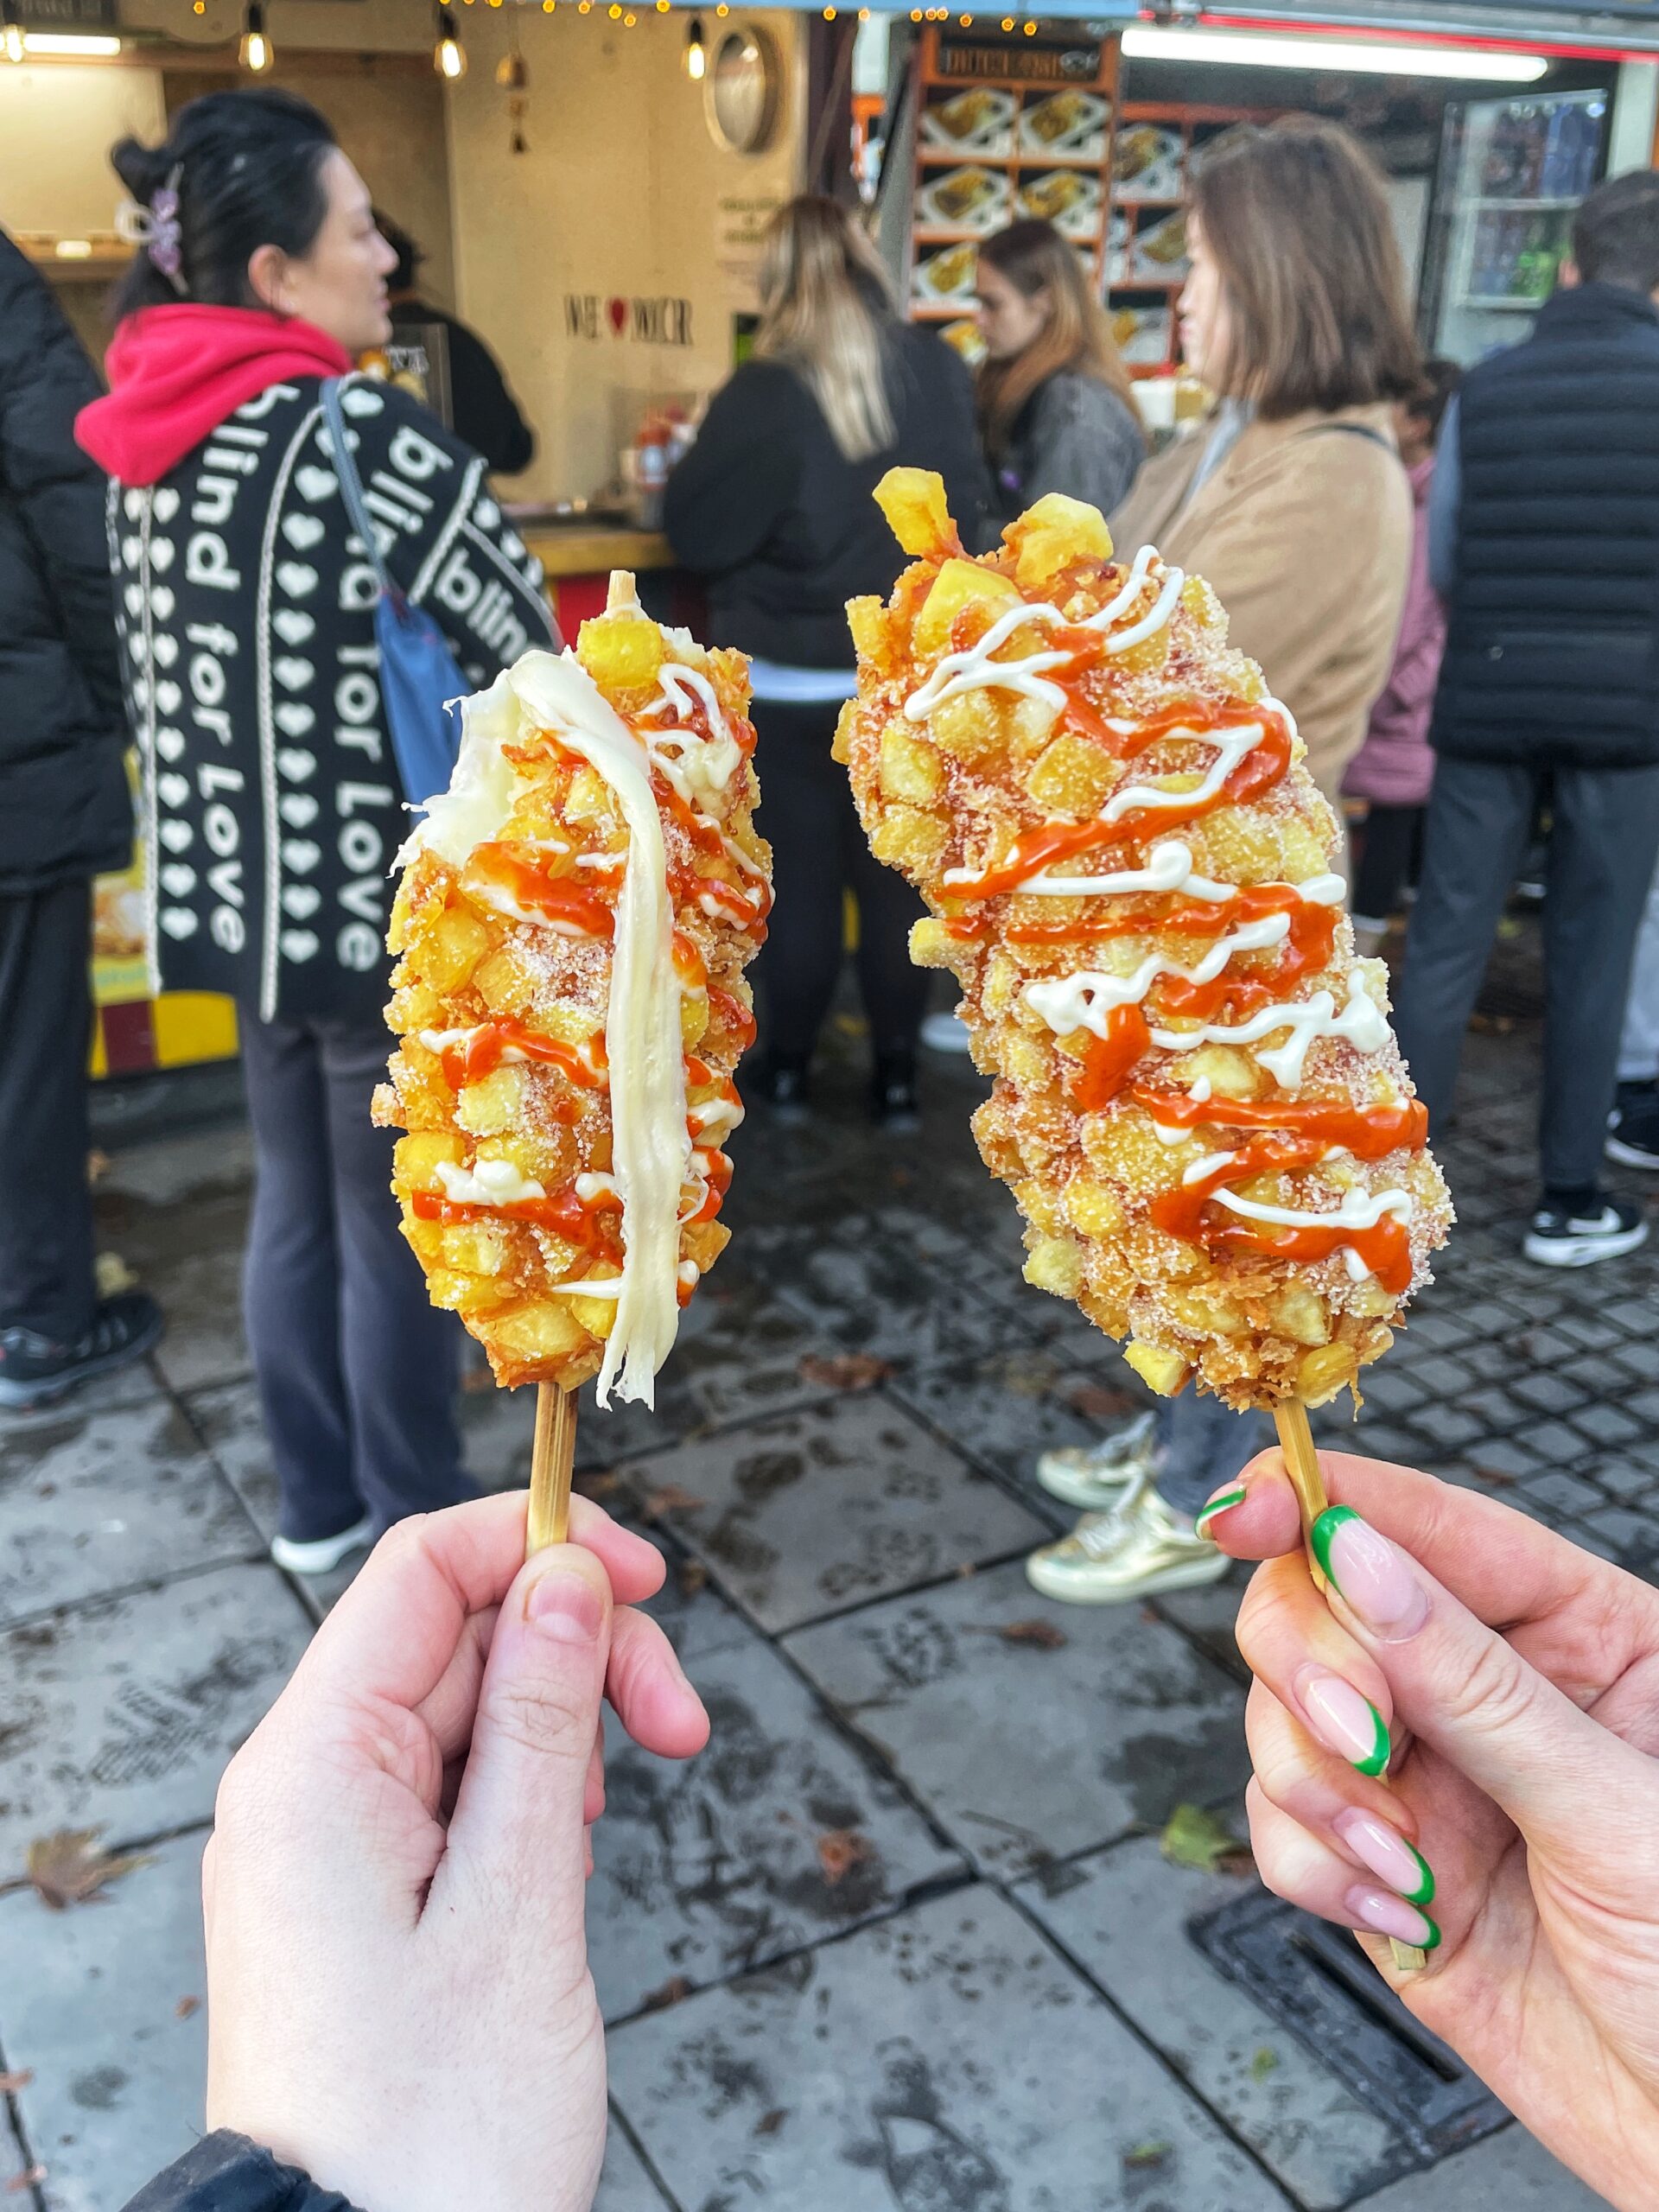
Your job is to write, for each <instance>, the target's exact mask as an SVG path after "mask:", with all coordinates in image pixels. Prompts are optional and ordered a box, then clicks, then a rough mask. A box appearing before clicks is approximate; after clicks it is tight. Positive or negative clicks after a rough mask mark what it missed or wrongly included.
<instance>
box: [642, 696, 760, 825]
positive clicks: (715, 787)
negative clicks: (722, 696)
mask: <svg viewBox="0 0 1659 2212" xmlns="http://www.w3.org/2000/svg"><path fill="white" fill-rule="evenodd" d="M660 674H661V679H662V687H663V688H662V690H660V691H659V692H658V694H657V696H656V697H655V698H654V699H653V700H652V702H651V704H650V705H649V706H648V707H647V708H646V709H645V714H646V715H647V716H648V717H649V718H650V719H651V720H652V721H655V720H657V718H658V716H664V717H666V716H669V715H672V716H674V717H676V719H675V720H674V721H671V722H665V723H664V726H663V727H661V728H656V729H646V730H645V731H644V732H643V733H642V734H643V736H644V738H645V744H646V747H647V748H648V750H649V751H650V753H651V758H652V766H655V767H657V768H658V769H660V770H661V772H662V773H663V775H664V777H665V778H666V779H667V780H668V781H669V782H670V783H671V785H673V786H674V789H675V790H676V791H677V792H678V794H679V796H680V797H681V798H683V800H684V801H685V803H686V804H687V805H688V806H696V805H701V806H702V810H704V812H705V813H712V812H713V810H714V808H713V802H715V801H716V800H718V799H719V798H722V797H723V796H724V794H725V791H726V787H727V785H728V784H729V783H730V782H731V780H732V778H733V777H734V775H735V774H736V772H737V771H738V769H739V768H741V766H742V765H743V754H742V751H741V748H740V747H739V745H738V742H737V740H736V738H735V737H734V735H733V734H732V728H731V725H730V723H729V722H728V721H727V719H726V717H725V715H724V714H723V713H722V712H721V704H720V701H719V699H718V698H717V697H716V696H715V687H714V685H713V684H712V683H710V682H709V678H708V677H706V676H704V675H703V674H702V672H701V671H699V670H697V669H695V668H687V667H684V666H683V664H681V663H680V662H678V661H665V662H664V664H663V667H662V670H661V671H660ZM693 693H695V694H696V698H698V699H700V700H701V701H702V705H703V709H704V712H705V713H706V714H707V715H708V717H709V735H708V736H707V737H705V736H704V735H703V734H702V731H701V730H699V729H694V728H692V727H691V725H690V722H689V721H686V720H684V719H683V718H684V717H685V716H688V715H690V714H691V712H692V711H693V699H692V696H691V695H692V694H693ZM671 746H674V747H678V751H677V753H675V752H671V751H670V750H669V749H668V748H669V747H671Z"/></svg>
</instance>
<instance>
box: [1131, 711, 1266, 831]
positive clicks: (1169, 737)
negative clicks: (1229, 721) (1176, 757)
mask: <svg viewBox="0 0 1659 2212" xmlns="http://www.w3.org/2000/svg"><path fill="white" fill-rule="evenodd" d="M1267 734H1268V726H1267V724H1266V723H1265V722H1240V723H1239V724H1238V726H1237V727H1236V728H1234V729H1172V730H1166V732H1165V734H1164V740H1163V741H1164V742H1166V743H1167V742H1170V741H1174V740H1177V739H1180V738H1192V739H1194V740H1196V741H1198V743H1200V744H1203V745H1213V746H1214V747H1215V748H1216V757H1215V759H1214V760H1212V761H1211V763H1210V766H1209V767H1208V768H1206V769H1205V775H1204V781H1203V782H1202V783H1201V784H1195V785H1194V786H1193V787H1192V790H1191V791H1160V789H1159V788H1158V786H1157V785H1155V784H1126V785H1124V786H1123V788H1122V791H1114V792H1113V793H1112V796H1111V797H1110V798H1109V799H1108V800H1107V802H1106V804H1105V805H1104V806H1103V807H1102V809H1101V810H1100V818H1101V820H1102V821H1103V822H1121V821H1122V818H1123V817H1124V816H1125V815H1126V814H1128V813H1130V812H1131V811H1132V810H1134V809H1135V807H1137V806H1145V807H1167V806H1202V805H1204V804H1206V802H1207V801H1209V800H1211V799H1212V798H1214V797H1215V796H1216V793H1217V791H1219V790H1220V789H1221V787H1222V785H1224V783H1225V782H1226V780H1227V779H1228V777H1229V776H1230V775H1231V774H1232V772H1233V771H1234V769H1235V768H1236V767H1237V766H1238V764H1239V762H1240V761H1241V760H1243V759H1244V757H1245V755H1246V754H1247V753H1254V752H1255V748H1256V747H1257V746H1258V745H1260V744H1261V742H1262V739H1263V738H1264V737H1265V736H1266V735H1267Z"/></svg>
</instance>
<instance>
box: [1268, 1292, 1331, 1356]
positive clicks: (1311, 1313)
mask: <svg viewBox="0 0 1659 2212" xmlns="http://www.w3.org/2000/svg"><path fill="white" fill-rule="evenodd" d="M1269 1310H1270V1312H1271V1313H1272V1316H1273V1325H1274V1328H1275V1329H1277V1330H1278V1331H1279V1332H1280V1334H1281V1336H1287V1337H1288V1338H1290V1339H1291V1341H1292V1342H1293V1343H1294V1344H1325V1343H1327V1342H1328V1341H1329V1339H1330V1335H1331V1317H1330V1315H1329V1313H1327V1312H1326V1311H1325V1300H1323V1299H1322V1298H1321V1297H1320V1296H1319V1293H1318V1291H1317V1290H1310V1289H1309V1287H1308V1286H1307V1285H1306V1283H1300V1282H1293V1283H1288V1284H1287V1285H1286V1287H1285V1288H1284V1289H1283V1290H1281V1292H1280V1294H1279V1295H1278V1297H1277V1298H1275V1299H1274V1301H1273V1305H1272V1306H1271V1308H1270V1309H1269Z"/></svg>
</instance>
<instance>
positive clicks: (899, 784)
mask: <svg viewBox="0 0 1659 2212" xmlns="http://www.w3.org/2000/svg"><path fill="white" fill-rule="evenodd" d="M880 759H881V789H882V792H883V794H884V795H885V796H886V797H887V798H896V799H905V800H908V801H909V803H910V804H912V806H928V805H931V804H932V802H933V801H934V800H936V799H938V798H942V797H943V795H944V762H943V761H942V760H940V758H939V756H938V753H936V752H935V751H934V749H933V747H931V745H929V744H927V743H926V741H925V740H924V739H922V738H919V737H912V736H911V734H909V732H908V731H907V730H902V729H900V728H899V727H898V725H897V724H896V723H894V722H889V723H888V725H887V728H886V729H884V730H883V731H882V733H881V756H880Z"/></svg>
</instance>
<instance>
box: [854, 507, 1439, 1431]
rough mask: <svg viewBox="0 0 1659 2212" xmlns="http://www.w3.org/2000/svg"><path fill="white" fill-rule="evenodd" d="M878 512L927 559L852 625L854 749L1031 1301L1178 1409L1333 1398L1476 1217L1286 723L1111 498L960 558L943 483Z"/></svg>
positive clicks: (1200, 601) (1211, 619) (862, 606)
mask: <svg viewBox="0 0 1659 2212" xmlns="http://www.w3.org/2000/svg"><path fill="white" fill-rule="evenodd" d="M876 497H877V499H878V500H879V501H880V504H881V505H882V507H883V509H884V510H885V512H886V513H887V517H888V518H889V520H890V521H891V522H892V524H893V529H894V531H895V534H896V535H897V537H898V538H899V543H901V545H902V546H903V547H904V549H905V550H906V552H907V553H910V554H912V555H914V556H918V558H917V559H916V562H915V564H914V565H913V566H912V567H911V568H910V569H907V570H906V573H905V574H904V575H902V576H901V577H900V579H899V583H898V586H897V588H896V589H895V591H894V593H893V597H892V600H891V601H890V602H889V603H888V604H887V605H886V606H883V605H882V603H881V602H880V601H879V600H874V599H862V600H855V601H853V602H852V604H851V606H850V607H849V616H850V619H851V622H852V627H853V635H854V638H855V642H856V645H857V647H858V655H859V669H858V696H857V697H856V698H855V699H854V700H852V701H850V702H849V704H848V707H847V709H846V710H845V712H844V714H843V715H842V721H841V726H840V729H839V731H838V733H837V736H836V757H837V758H838V759H839V760H842V761H843V762H845V764H846V765H847V766H848V767H849V769H850V771H851V774H852V781H853V788H854V791H855V794H856V796H857V799H858V805H859V810H860V813H861V817H862V819H863V823H864V826H865V829H867V831H868V834H869V837H870V842H871V845H872V848H873V849H874V852H875V854H876V855H877V857H878V858H879V859H881V860H883V861H887V862H889V863H890V864H891V865H892V866H893V867H895V868H899V869H901V870H902V871H903V872H904V873H905V874H906V875H907V876H909V877H910V879H911V880H912V882H914V883H915V884H916V885H917V886H918V888H919V889H920V890H921V891H922V893H924V895H925V898H926V899H927V902H928V905H929V906H930V908H931V912H932V917H933V918H931V919H930V920H926V921H923V922H919V923H918V924H917V925H916V929H915V932H914V935H913V937H912V957H914V958H915V959H916V960H918V962H921V963H925V964H926V965H929V966H936V967H946V968H950V969H954V971H955V972H956V975H957V977H958V979H959V980H960V982H961V984H962V988H963V1007H962V1011H963V1017H964V1019H965V1020H966V1021H967V1024H968V1027H969V1033H970V1035H971V1037H972V1039H973V1049H974V1057H975V1059H976V1064H977V1065H978V1066H979V1067H980V1069H981V1070H982V1071H983V1072H985V1073H987V1074H990V1075H994V1076H995V1078H996V1081H995V1088H994V1090H993V1092H992V1095H991V1096H990V1098H989V1099H988V1102H987V1103H985V1104H984V1105H983V1106H982V1107H981V1108H980V1109H979V1111H978V1112H977V1113H976V1116H975V1117H974V1131H975V1135H976V1138H977V1139H978V1142H979V1147H980V1150H981V1152H982V1154H983V1156H984V1159H985V1161H986V1164H987V1166H988V1167H989V1168H990V1169H991V1171H992V1173H994V1174H995V1175H998V1176H1000V1177H1001V1179H1003V1180H1004V1181H1005V1182H1007V1184H1009V1185H1011V1186H1012V1188H1013V1191H1014V1196H1015V1198H1017V1199H1018V1201H1019V1204H1020V1208H1021V1211H1023V1212H1024V1214H1025V1216H1026V1219H1027V1224H1028V1227H1027V1233H1026V1245H1027V1252H1028V1254H1029V1257H1028V1259H1027V1263H1026V1270H1025V1272H1026V1274H1027V1279H1028V1280H1029V1281H1032V1282H1033V1283H1035V1284H1037V1285H1039V1287H1041V1288H1042V1289H1045V1290H1049V1291H1052V1292H1054V1293H1056V1294H1058V1295H1059V1296H1061V1297H1067V1298H1073V1299H1075V1300H1077V1303H1078V1304H1079V1305H1080V1306H1082V1308H1083V1310H1084V1313H1087V1314H1088V1316H1089V1317H1090V1319H1091V1320H1093V1321H1094V1322H1096V1324H1097V1325H1099V1327H1101V1328H1102V1329H1103V1330H1105V1331H1106V1332H1108V1333H1109V1335H1111V1336H1114V1337H1118V1338H1128V1340H1129V1341H1128V1346H1127V1354H1126V1356H1127V1357H1128V1361H1129V1363H1130V1364H1131V1366H1133V1367H1134V1368H1135V1370H1136V1371H1137V1372H1138V1373H1139V1374H1140V1375H1141V1376H1143V1377H1144V1378H1145V1380H1146V1381H1147V1383H1150V1384H1151V1386H1152V1387H1153V1389H1155V1390H1158V1391H1161V1392H1164V1393H1166V1394H1169V1393H1173V1392H1174V1391H1177V1390H1179V1389H1181V1388H1182V1387H1183V1386H1184V1385H1185V1383H1187V1382H1188V1381H1189V1379H1190V1378H1192V1376H1194V1375H1195V1374H1196V1375H1197V1376H1198V1377H1199V1378H1201V1380H1202V1382H1203V1383H1204V1384H1205V1387H1207V1388H1208V1389H1211V1390H1213V1391H1215V1392H1216V1393H1217V1395H1219V1396H1221V1397H1223V1398H1224V1399H1225V1400H1226V1401H1227V1402H1228V1403H1229V1404H1230V1405H1233V1406H1235V1407H1240V1408H1243V1407H1246V1406H1249V1405H1271V1404H1273V1403H1274V1402H1279V1401H1283V1400H1287V1399H1290V1398H1300V1399H1303V1400H1304V1401H1306V1402H1308V1403H1310V1404H1318V1403H1319V1402H1322V1401H1323V1400H1325V1399H1327V1398H1329V1397H1331V1396H1332V1395H1334V1394H1335V1393H1336V1392H1338V1390H1340V1389H1342V1388H1343V1387H1344V1385H1353V1384H1354V1383H1356V1380H1357V1376H1358V1373H1359V1370H1360V1368H1361V1367H1362V1366H1363V1365H1364V1364H1365V1363H1366V1362H1368V1361H1370V1360H1373V1359H1375V1358H1376V1357H1377V1356H1378V1354H1379V1353H1380V1352H1382V1351H1384V1350H1386V1348H1387V1346H1388V1345H1389V1343H1390V1341H1391V1336H1390V1330H1389V1324H1390V1322H1391V1321H1393V1320H1395V1319H1397V1318H1398V1316H1399V1309H1400V1306H1401V1303H1402V1300H1403V1299H1404V1298H1405V1297H1406V1296H1407V1294H1408V1293H1409V1291H1410V1290H1411V1288H1412V1287H1413V1286H1414V1283H1418V1282H1421V1281H1426V1280H1427V1259H1428V1255H1429V1254H1430V1253H1431V1252H1432V1251H1433V1249H1435V1248H1436V1247H1437V1246H1439V1245H1440V1244H1441V1243H1444V1242H1445V1240H1446V1232H1447V1229H1448V1226H1449V1224H1450V1221H1451V1210H1450V1205H1449V1203H1448V1200H1447V1197H1446V1187H1445V1185H1444V1184H1443V1182H1442V1181H1441V1179H1440V1171H1439V1169H1438V1168H1437V1167H1436V1166H1435V1165H1434V1162H1433V1160H1432V1159H1431V1158H1430V1157H1429V1155H1428V1154H1427V1151H1425V1149H1424V1136H1425V1129H1426V1122H1425V1116H1424V1113H1423V1109H1422V1108H1421V1105H1420V1104H1419V1103H1418V1102H1417V1100H1416V1098H1415V1097H1414V1095H1413V1092H1412V1088H1411V1084H1410V1082H1409V1080H1408V1077H1407V1074H1406V1071H1405V1068H1404V1065H1402V1061H1401V1058H1400V1054H1399V1051H1398V1049H1397V1047H1396V1046H1395V1042H1394V1038H1393V1035H1392V1033H1391V1032H1390V1030H1389V1024H1388V1020H1387V1012H1388V1000H1387V996H1386V992H1385V982H1386V971H1385V969H1383V966H1382V965H1381V963H1378V962H1376V961H1374V960H1358V959H1357V958H1356V957H1355V953H1354V943H1353V933H1352V931H1351V927H1350V925H1349V923H1348V919H1347V917H1346V916H1345V914H1344V912H1343V908H1342V899H1343V893H1344V886H1343V883H1342V880H1341V879H1340V878H1339V877H1338V875H1337V874H1334V873H1333V864H1334V861H1335V859H1336V856H1337V854H1338V848H1339V840H1338V829H1337V823H1336V821H1335V817H1333V815H1332V811H1331V810H1330V808H1329V806H1328V805H1327V804H1326V803H1325V800H1324V799H1323V798H1321V797H1320V795H1319V791H1317V790H1316V788H1315V787H1314V785H1313V781H1312V779H1311V778H1310V777H1309V775H1308V774H1307V772H1306V768H1305V766H1304V765H1303V757H1302V747H1301V742H1300V739H1299V738H1298V736H1297V734H1296V728H1295V725H1294V721H1293V720H1292V718H1291V715H1290V714H1289V712H1288V710H1287V709H1286V708H1285V707H1284V706H1282V705H1281V703H1280V702H1278V701H1277V700H1275V699H1274V698H1273V697H1271V696H1269V694H1268V690H1267V686H1266V684H1265V683H1264V682H1263V680H1262V671H1260V670H1259V669H1258V668H1257V667H1256V666H1255V664H1254V663H1253V662H1251V661H1249V660H1247V659H1245V658H1244V657H1243V655H1242V654H1241V653H1238V652H1233V651H1231V650H1230V649H1229V647H1228V644H1227V622H1226V617H1225V615H1224V613H1223V610H1222V608H1221V607H1220V606H1219V604H1218V603H1217V600H1216V596H1215V594H1214V593H1213V592H1212V591H1211V589H1210V588H1209V587H1208V586H1207V585H1206V584H1205V583H1204V582H1201V581H1200V580H1199V579H1198V578H1197V577H1187V576H1183V575H1182V574H1181V572H1180V571H1179V569H1174V568H1171V567H1170V566H1168V565H1167V564H1166V563H1164V562H1163V561H1161V560H1160V558H1159V557H1158V556H1157V554H1156V553H1155V552H1154V551H1153V550H1152V549H1151V548H1150V547H1146V548H1142V549H1141V550H1139V551H1137V552H1136V553H1135V556H1134V558H1133V559H1132V560H1131V561H1129V562H1127V563H1120V562H1115V561H1114V560H1113V558H1112V546H1111V540H1110V538H1109V535H1108V533H1107V530H1106V525H1105V524H1104V523H1103V520H1102V519H1101V517H1100V516H1099V514H1098V513H1097V512H1096V511H1095V510H1094V509H1093V508H1092V507H1088V506H1084V505H1081V504H1080V503H1079V502H1078V501H1077V500H1074V499H1066V498H1064V497H1061V496H1058V495H1051V496H1050V497H1048V498H1046V499H1040V500H1039V501H1038V503H1037V505H1035V506H1034V507H1033V508H1032V509H1031V511H1030V512H1028V513H1027V514H1026V515H1024V516H1022V517H1021V518H1020V520H1019V521H1018V522H1015V523H1014V524H1010V526H1009V527H1008V528H1007V530H1006V531H1004V532H1003V545H1002V549H1001V550H1000V551H999V552H997V553H995V554H994V555H989V556H986V557H985V558H983V559H982V560H978V561H970V560H969V559H967V558H966V557H965V556H964V555H963V550H962V548H961V546H960V544H959V543H958V542H957V533H956V531H955V529H954V527H953V526H952V524H951V522H950V517H949V515H948V514H947V512H946V511H945V505H944V487H943V486H942V485H941V483H940V481H939V480H938V478H937V477H935V476H930V475H925V474H922V473H920V472H918V471H916V470H912V469H895V470H893V472H892V473H891V474H889V475H888V476H887V478H886V479H885V480H883V482H882V484H881V485H880V486H879V488H878V490H877V493H876Z"/></svg>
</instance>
